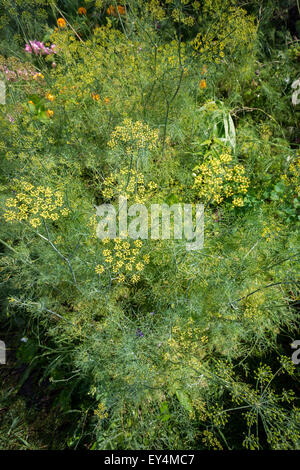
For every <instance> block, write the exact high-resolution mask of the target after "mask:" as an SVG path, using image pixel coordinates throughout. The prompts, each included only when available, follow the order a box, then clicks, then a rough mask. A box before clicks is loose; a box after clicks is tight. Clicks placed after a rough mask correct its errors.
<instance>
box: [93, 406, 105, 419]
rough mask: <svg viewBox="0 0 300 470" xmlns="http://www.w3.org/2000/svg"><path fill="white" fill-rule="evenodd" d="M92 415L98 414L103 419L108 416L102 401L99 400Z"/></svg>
mask: <svg viewBox="0 0 300 470" xmlns="http://www.w3.org/2000/svg"><path fill="white" fill-rule="evenodd" d="M94 415H96V416H98V418H99V419H104V418H107V417H108V413H107V411H106V406H105V404H104V403H102V402H100V403H99V404H98V407H97V408H96V410H94Z"/></svg>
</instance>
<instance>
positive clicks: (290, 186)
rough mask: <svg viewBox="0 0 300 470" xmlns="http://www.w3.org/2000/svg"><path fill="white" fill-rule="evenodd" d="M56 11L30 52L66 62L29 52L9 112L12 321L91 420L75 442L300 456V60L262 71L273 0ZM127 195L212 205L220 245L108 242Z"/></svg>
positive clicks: (66, 396)
mask: <svg viewBox="0 0 300 470" xmlns="http://www.w3.org/2000/svg"><path fill="white" fill-rule="evenodd" d="M6 3H7V2H2V4H3V5H4V6H5V5H6ZM44 3H45V5H44V6H45V8H46V11H47V15H49V16H48V17H47V21H46V14H45V13H43V14H42V12H40V13H39V15H38V16H37V19H38V20H39V21H38V22H34V24H33V25H32V26H33V27H32V28H31V29H30V24H31V22H32V20H31V16H30V15H31V9H32V7H33V2H26V5H25V6H24V9H25V7H26V8H27V4H28V5H29V6H30V8H29V6H28V11H27V14H25V15H23V16H22V15H21V20H18V21H23V23H20V24H19V25H18V28H17V34H18V37H16V38H15V41H16V42H15V44H14V47H18V45H20V44H21V38H20V37H19V35H20V34H21V32H22V34H23V37H22V41H23V43H24V44H21V46H22V47H23V46H24V47H25V44H26V43H28V41H29V40H33V39H34V36H35V35H42V33H43V34H45V38H43V37H40V38H39V39H40V40H44V41H46V40H47V41H49V43H51V44H55V45H56V48H57V51H58V52H57V54H56V57H55V66H52V65H53V64H52V60H53V58H50V59H51V62H50V59H49V57H42V56H41V57H38V58H35V57H31V59H30V58H28V57H26V61H28V60H31V63H30V66H29V65H27V63H26V62H24V67H26V68H28V72H29V74H30V75H31V73H32V74H33V77H35V78H32V80H28V81H27V80H26V81H24V83H23V82H21V81H19V80H17V81H15V82H14V81H12V82H10V81H9V83H8V87H7V104H6V107H5V108H3V109H1V117H0V122H1V125H0V132H1V139H2V141H1V143H0V151H1V157H2V158H1V171H2V173H1V202H2V207H3V211H2V213H1V220H2V222H3V223H2V224H1V232H0V233H1V235H0V244H1V249H3V256H2V259H1V275H2V284H3V287H4V291H3V292H4V294H3V302H4V305H5V309H4V311H3V313H1V315H3V318H4V317H5V318H6V320H5V321H6V322H7V321H8V322H10V325H12V327H13V328H15V329H16V331H18V332H19V333H21V332H22V336H24V335H27V336H28V337H29V344H30V345H33V347H32V349H30V348H29V347H28V349H27V350H26V348H25V347H24V348H23V349H21V350H20V355H21V356H22V354H23V357H24V361H25V362H27V363H30V364H31V367H32V369H28V370H29V372H28V373H30V371H31V370H35V369H38V368H40V370H41V380H47V381H48V383H49V388H50V390H51V391H53V393H55V394H56V404H57V405H58V406H59V407H60V409H61V410H63V411H64V412H68V413H71V412H74V413H78V420H77V418H75V419H74V427H73V431H72V432H70V436H68V442H69V446H70V447H72V448H80V447H83V445H84V444H86V445H87V446H88V447H89V448H93V449H141V448H142V449H150V448H157V449H182V448H185V449H193V448H199V449H207V448H210V449H216V450H217V449H241V448H247V449H263V448H273V449H295V448H298V447H299V430H298V429H297V419H299V416H298V415H299V410H297V407H296V397H295V395H294V392H293V388H295V384H296V381H297V373H296V367H294V366H293V365H292V364H291V361H290V360H289V358H287V357H286V355H285V353H286V350H287V349H286V346H284V344H282V336H284V338H285V339H286V340H287V341H289V340H290V339H291V338H292V337H293V335H294V334H295V332H297V327H298V322H299V312H298V311H297V305H298V304H297V302H298V296H299V282H298V281H299V279H298V277H297V269H298V265H299V250H298V249H297V244H298V239H299V237H298V226H297V220H298V219H297V209H298V205H299V203H298V193H299V182H298V177H299V168H298V167H299V165H298V154H297V149H295V148H294V146H293V145H292V144H291V141H290V138H291V135H290V134H289V132H288V130H287V129H285V123H288V125H289V126H290V127H293V126H294V128H295V129H296V124H295V117H294V115H293V110H292V108H291V104H289V103H288V99H289V97H288V93H286V95H285V94H284V93H285V92H284V93H282V91H281V88H280V87H281V85H282V83H283V81H282V79H281V78H280V80H278V78H279V77H281V73H282V71H283V69H284V68H285V67H286V64H289V67H290V69H289V70H290V73H291V76H293V78H294V75H295V74H296V69H295V66H294V65H295V64H293V62H292V60H291V59H290V58H288V57H287V55H284V54H283V55H281V56H280V55H279V57H278V62H279V65H278V64H277V62H276V63H273V62H272V61H269V62H267V63H266V64H262V60H264V58H263V56H262V52H261V50H260V48H259V47H258V43H257V37H260V36H259V32H258V26H259V25H258V21H256V17H255V15H254V14H253V11H254V12H256V13H257V11H256V6H257V5H256V2H252V3H253V4H252V8H250V7H249V9H248V10H250V12H249V11H247V10H246V9H244V8H242V7H241V6H240V4H239V2H235V1H233V0H228V1H227V0H226V1H225V2H219V1H218V2H212V1H210V0H204V1H203V2H198V1H195V2H189V1H187V0H184V1H183V0H182V1H179V0H174V1H173V0H170V1H167V2H165V3H164V5H162V4H161V3H160V2H157V1H156V0H150V1H147V2H141V1H139V0H136V1H128V2H119V3H117V2H111V3H108V2H101V1H100V2H99V1H97V2H95V3H94V2H89V3H88V4H87V5H85V6H83V5H80V6H81V8H84V9H85V11H83V10H81V13H80V12H79V10H78V8H74V5H73V4H72V3H73V2H62V3H63V6H61V7H60V6H59V5H58V4H57V3H56V2H49V4H48V2H41V5H42V4H44ZM250 3H251V2H250ZM78 7H79V5H78ZM20 8H21V6H20V5H19V4H18V5H17V6H14V7H13V8H12V9H11V11H10V12H9V11H7V13H8V14H10V15H15V14H16V12H18V11H19V9H20ZM22 8H23V7H22ZM268 8H270V5H269V4H268ZM268 12H269V10H268ZM25 13H26V10H25ZM268 14H269V13H268ZM42 18H43V21H45V24H44V26H43V22H42ZM59 20H60V21H59ZM5 21H8V19H7V16H5V18H4V20H3V22H5ZM12 23H13V21H12V19H10V20H9V24H7V25H6V26H5V28H4V26H3V27H2V30H1V31H2V33H1V34H2V35H3V34H4V35H5V34H6V33H5V31H7V30H8V29H7V28H11V27H12V26H11V24H12ZM37 26H38V27H37ZM3 28H4V29H3ZM4 30H5V31H4ZM3 31H4V32H3ZM257 34H258V36H257ZM2 37H3V36H2ZM36 37H37V36H36ZM3 44H4V45H5V44H7V43H6V42H5V40H4V39H3ZM25 56H26V53H25V51H24V50H23V56H22V57H23V58H24V61H25ZM3 60H4V62H5V61H6V58H5V57H4V59H3ZM1 62H2V61H1ZM7 63H8V64H9V65H12V66H14V67H15V65H16V64H17V65H18V66H19V62H16V61H15V60H13V61H12V62H7ZM256 71H258V73H256ZM276 74H277V76H276ZM273 75H274V76H273ZM253 82H254V83H253ZM287 91H288V89H287ZM282 95H284V96H282ZM10 116H11V117H12V118H11V119H10ZM294 132H295V133H296V130H295V131H294ZM193 173H194V174H193ZM120 194H123V195H126V196H127V197H128V198H129V200H130V202H143V203H144V204H145V205H146V206H147V207H149V205H150V204H151V203H153V201H155V202H160V203H162V202H167V203H173V202H195V203H197V202H199V201H200V202H202V203H204V204H205V206H206V207H205V208H206V213H205V246H204V248H203V250H200V251H197V252H186V249H185V244H184V243H183V242H182V241H178V240H173V239H172V240H159V241H153V240H148V241H143V242H142V241H141V240H137V241H136V242H131V241H130V242H129V241H123V240H119V239H115V240H111V241H110V240H105V241H104V240H103V241H102V242H101V241H100V240H99V239H98V238H97V234H96V228H97V217H96V211H95V206H97V205H98V204H101V203H103V202H110V203H112V204H115V205H116V203H117V198H118V196H119V195H120ZM3 322H4V319H3ZM26 351H27V353H26ZM277 357H279V358H280V359H279V362H280V364H279V363H278V359H277ZM283 373H285V374H286V377H288V378H287V382H288V385H289V386H290V387H289V388H288V389H287V388H285V386H283V381H282V380H281V379H282V375H283ZM83 422H84V423H85V422H87V423H88V424H87V425H86V427H85V428H84V426H83V424H82V423H83ZM80 429H81V430H80Z"/></svg>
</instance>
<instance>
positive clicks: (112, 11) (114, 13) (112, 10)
mask: <svg viewBox="0 0 300 470" xmlns="http://www.w3.org/2000/svg"><path fill="white" fill-rule="evenodd" d="M106 13H107V14H108V15H111V16H118V13H119V14H120V15H125V13H126V10H125V7H123V6H122V5H118V7H117V8H116V7H114V6H113V5H109V7H108V9H107V10H106Z"/></svg>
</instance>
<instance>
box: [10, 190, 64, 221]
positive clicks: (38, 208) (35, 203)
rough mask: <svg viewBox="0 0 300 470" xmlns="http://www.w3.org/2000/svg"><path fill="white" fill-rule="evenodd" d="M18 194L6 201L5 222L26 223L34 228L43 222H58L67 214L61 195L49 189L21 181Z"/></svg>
mask: <svg viewBox="0 0 300 470" xmlns="http://www.w3.org/2000/svg"><path fill="white" fill-rule="evenodd" d="M19 186H20V192H18V193H17V194H16V195H15V196H14V197H11V198H8V199H7V200H6V212H5V213H4V215H3V216H4V219H5V220H6V222H13V221H18V222H28V223H29V224H30V225H31V226H32V227H34V228H36V227H38V226H39V225H41V223H42V221H43V220H46V219H49V220H53V221H55V220H58V219H59V218H60V217H61V216H66V215H68V214H69V209H67V208H65V207H64V201H63V195H62V193H61V192H60V191H54V190H52V189H51V188H49V187H44V186H37V187H35V186H33V185H32V184H31V183H28V182H26V181H22V182H20V183H19Z"/></svg>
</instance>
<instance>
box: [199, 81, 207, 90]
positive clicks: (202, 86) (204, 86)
mask: <svg viewBox="0 0 300 470" xmlns="http://www.w3.org/2000/svg"><path fill="white" fill-rule="evenodd" d="M200 88H201V89H202V88H206V80H201V82H200Z"/></svg>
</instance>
